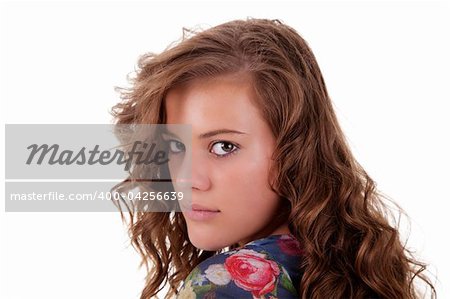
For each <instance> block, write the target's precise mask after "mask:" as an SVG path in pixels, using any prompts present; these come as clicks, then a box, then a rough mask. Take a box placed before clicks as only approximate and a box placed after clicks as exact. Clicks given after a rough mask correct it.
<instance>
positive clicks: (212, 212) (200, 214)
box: [184, 204, 220, 221]
mask: <svg viewBox="0 0 450 299" xmlns="http://www.w3.org/2000/svg"><path fill="white" fill-rule="evenodd" d="M219 213H220V210H218V209H215V208H209V207H205V206H202V205H199V204H192V210H186V211H184V214H185V215H186V217H188V218H189V219H191V220H196V221H205V220H210V219H212V218H214V217H216V216H217V215H218V214H219Z"/></svg>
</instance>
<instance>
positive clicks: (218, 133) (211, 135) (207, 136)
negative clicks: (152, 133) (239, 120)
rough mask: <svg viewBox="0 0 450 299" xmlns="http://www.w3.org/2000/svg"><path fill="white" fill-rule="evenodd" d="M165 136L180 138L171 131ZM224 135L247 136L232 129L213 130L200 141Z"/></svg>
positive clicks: (201, 137)
mask: <svg viewBox="0 0 450 299" xmlns="http://www.w3.org/2000/svg"><path fill="white" fill-rule="evenodd" d="M163 134H167V135H171V136H174V137H178V136H177V135H176V134H174V133H172V132H170V131H165V132H164V133H163ZM222 134H239V135H242V134H247V133H244V132H241V131H236V130H230V129H218V130H213V131H209V132H206V133H203V134H200V135H198V138H199V139H206V138H210V137H213V136H216V135H222Z"/></svg>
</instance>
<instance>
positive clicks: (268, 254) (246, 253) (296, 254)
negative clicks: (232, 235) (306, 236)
mask: <svg viewBox="0 0 450 299" xmlns="http://www.w3.org/2000/svg"><path fill="white" fill-rule="evenodd" d="M301 257H302V250H301V247H300V244H299V242H298V241H297V240H296V239H295V238H294V237H293V236H292V235H290V234H280V235H271V236H268V237H265V238H262V239H258V240H254V241H252V242H249V243H247V244H246V245H244V246H243V247H241V248H237V249H234V250H230V251H227V252H224V253H221V254H217V255H214V256H212V257H210V258H208V259H206V260H204V261H203V262H201V263H200V264H199V265H197V267H195V268H194V269H193V270H192V271H191V273H190V274H189V275H188V277H187V278H186V279H185V281H184V282H183V286H182V288H181V289H180V293H179V294H178V296H177V299H185V298H190V299H199V298H204V299H212V298H218V299H225V298H230V299H231V298H233V299H234V298H241V299H246V298H250V299H256V298H257V299H279V298H283V299H285V298H286V299H290V298H299V295H298V289H297V288H298V285H299V283H300V279H301V271H300V261H301Z"/></svg>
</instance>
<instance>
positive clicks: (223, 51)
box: [111, 18, 436, 299]
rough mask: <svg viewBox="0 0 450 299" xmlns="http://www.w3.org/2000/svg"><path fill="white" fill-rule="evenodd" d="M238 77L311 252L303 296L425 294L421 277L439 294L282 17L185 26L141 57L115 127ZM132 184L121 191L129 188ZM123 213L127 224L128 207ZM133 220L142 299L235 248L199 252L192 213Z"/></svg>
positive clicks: (292, 220)
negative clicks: (189, 89) (205, 80)
mask: <svg viewBox="0 0 450 299" xmlns="http://www.w3.org/2000/svg"><path fill="white" fill-rule="evenodd" d="M236 72H244V73H246V74H249V75H250V76H251V78H252V84H253V86H254V89H255V92H256V94H257V97H258V99H257V101H258V106H259V109H260V112H261V115H262V116H263V118H264V119H265V120H266V121H267V123H268V124H269V126H270V128H271V130H272V132H273V135H274V136H275V139H276V147H275V151H274V153H273V160H274V162H275V163H274V165H275V166H274V167H273V169H272V170H271V174H272V175H273V177H274V178H275V179H274V181H273V184H272V186H271V187H272V189H273V190H275V191H276V192H277V194H279V196H280V197H281V198H282V199H283V200H285V201H286V202H289V205H288V209H289V211H288V215H289V228H290V230H291V232H292V234H293V235H294V236H295V237H296V238H297V239H298V240H299V242H300V243H301V244H302V246H303V250H304V259H303V262H302V263H301V265H299V267H300V268H299V271H300V269H301V271H302V272H304V275H303V276H302V279H301V281H300V285H299V286H297V287H298V290H299V295H300V298H302V299H323V298H368V297H367V296H371V295H376V296H378V297H379V298H389V299H392V298H396V299H400V298H405V299H406V298H419V296H420V295H421V294H420V291H419V289H420V288H418V286H417V284H416V283H415V282H416V280H414V279H415V278H419V279H420V280H421V281H422V282H424V283H425V284H426V287H427V288H428V287H431V290H432V292H431V297H432V298H435V297H436V290H435V288H434V286H433V284H432V283H431V281H430V280H429V278H428V277H427V276H426V275H425V274H424V273H423V272H424V270H426V266H427V264H424V263H423V262H420V261H418V260H416V259H415V258H414V256H413V253H412V252H411V251H410V250H409V249H407V248H406V245H403V244H402V242H401V240H400V234H399V222H396V218H395V215H394V213H393V212H392V208H393V206H395V207H396V208H397V211H398V212H399V214H400V215H401V214H404V215H406V213H405V212H404V211H403V210H402V209H401V207H400V206H399V205H398V204H396V203H395V202H394V201H393V200H392V199H390V198H389V197H388V196H386V195H384V194H382V193H381V192H379V191H378V190H377V189H376V183H375V182H374V181H373V180H372V179H371V178H370V177H369V175H368V174H367V172H366V171H365V170H364V169H363V168H362V166H361V165H360V164H359V163H358V162H357V161H356V160H355V158H354V157H353V155H352V153H351V151H350V149H349V145H348V143H347V141H346V139H345V136H344V134H343V132H342V130H341V128H340V126H339V124H338V120H337V117H336V115H335V113H334V110H333V106H332V102H331V100H330V97H329V95H328V92H327V89H326V86H325V82H324V79H323V77H322V73H321V71H320V69H319V66H318V64H317V61H316V59H315V57H314V55H313V53H312V51H311V49H310V48H309V46H308V44H307V42H306V41H305V40H304V39H303V38H302V37H301V36H300V35H299V34H298V33H297V32H296V31H295V30H294V29H293V28H291V27H289V26H287V25H286V24H284V23H283V22H281V21H279V20H267V19H253V18H248V19H246V20H235V21H230V22H227V23H224V24H221V25H218V26H215V27H212V28H209V29H207V30H204V31H199V32H197V31H193V30H187V29H183V37H182V39H181V40H180V41H178V42H176V43H174V44H172V45H171V46H169V47H168V48H167V49H166V50H164V51H163V52H162V53H160V54H154V53H148V54H145V55H143V56H141V57H140V59H139V62H138V69H137V70H136V72H135V76H133V77H131V78H129V80H130V82H131V87H128V88H118V91H119V92H120V95H121V99H122V100H121V101H120V102H119V103H118V104H116V105H115V106H114V107H113V108H112V110H111V113H112V115H113V116H114V118H115V123H116V124H144V123H145V124H159V123H160V124H163V123H165V117H166V116H165V111H164V105H163V103H164V102H163V101H164V98H165V95H166V93H167V91H168V90H169V89H171V88H173V87H175V86H177V85H179V84H182V83H186V82H188V81H190V80H193V79H196V78H201V77H213V76H218V75H222V74H231V73H236ZM130 180H133V177H132V175H131V176H130V178H128V181H130ZM124 182H125V181H124ZM124 182H122V183H120V184H118V185H116V186H115V187H114V188H115V189H121V188H122V189H123V188H125V189H126V188H129V187H126V186H129V185H126V184H124ZM388 202H391V203H392V204H393V206H391V207H390V206H389V205H388V204H387V203H388ZM121 216H122V220H124V219H125V218H128V217H125V218H124V213H123V211H122V210H121ZM129 216H130V217H129V221H128V222H127V225H128V228H129V234H130V237H131V240H132V244H133V246H134V247H135V248H136V249H137V250H138V251H139V253H140V254H141V255H142V263H141V266H142V265H145V266H146V269H147V272H148V275H147V279H146V284H145V287H144V289H143V291H142V295H141V298H151V297H155V296H156V294H157V293H158V292H159V291H160V290H162V289H163V287H164V286H166V285H167V282H168V283H169V292H168V294H167V295H166V296H165V298H172V297H174V296H175V295H176V294H177V293H178V290H179V288H180V286H181V284H182V281H183V280H184V279H185V278H186V277H187V275H188V274H189V273H190V272H191V270H192V269H193V268H194V267H195V266H196V265H198V264H199V263H200V262H202V261H203V260H205V259H207V258H208V257H211V256H212V255H214V254H217V253H221V252H223V250H225V249H222V250H220V251H205V250H200V249H198V248H196V247H194V246H193V245H192V244H191V243H190V242H189V238H188V234H187V228H186V222H185V220H184V218H183V215H182V213H175V212H139V211H131V210H129ZM406 216H407V215H406ZM236 247H238V244H230V246H229V247H228V248H227V249H233V248H236Z"/></svg>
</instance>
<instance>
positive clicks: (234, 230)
mask: <svg viewBox="0 0 450 299" xmlns="http://www.w3.org/2000/svg"><path fill="white" fill-rule="evenodd" d="M254 99H255V94H254V92H253V91H252V88H251V81H250V79H249V78H248V77H247V76H243V75H237V74H235V75H224V76H219V77H215V78H209V79H196V80H193V81H190V82H189V83H187V84H185V85H183V86H179V87H176V88H173V89H171V90H170V91H169V92H168V94H167V95H166V98H165V111H166V123H167V124H188V125H192V140H189V142H187V141H183V140H181V138H180V139H177V138H173V137H170V138H165V139H166V140H171V139H172V140H176V141H171V145H170V147H171V149H172V151H173V152H172V153H171V154H170V156H169V158H170V162H169V169H170V172H171V176H172V179H173V180H174V187H175V190H176V191H180V190H181V187H179V186H178V187H177V184H178V183H177V177H181V176H182V175H181V172H183V171H186V170H187V169H189V170H188V171H189V172H191V173H189V175H191V179H192V181H191V183H192V186H190V187H191V188H192V189H191V190H192V205H193V208H195V206H194V205H201V206H203V207H206V208H208V209H210V210H214V211H218V212H215V213H212V212H211V213H204V212H194V213H190V212H188V211H185V210H187V209H190V206H189V207H185V208H183V207H182V209H183V216H184V218H185V220H186V223H187V228H188V234H189V239H190V241H191V243H192V244H193V245H194V246H195V247H197V248H200V249H204V250H219V249H222V248H225V247H227V246H230V245H231V244H234V243H240V244H241V245H242V244H245V243H247V242H249V241H252V240H254V239H257V238H260V237H264V236H267V235H270V234H276V233H287V232H289V231H288V228H287V224H286V223H284V224H282V225H280V224H279V223H278V224H275V223H273V218H274V216H275V215H276V213H277V212H278V211H277V209H278V206H279V203H280V198H279V196H278V195H277V194H276V193H274V192H273V191H272V190H271V189H270V187H269V168H270V166H271V161H272V160H271V155H272V152H273V150H274V146H275V139H274V136H273V135H272V132H271V130H270V128H269V126H268V125H267V123H266V122H265V121H264V119H263V118H262V117H261V115H260V112H259V110H258V109H257V107H256V106H255V104H254ZM169 130H170V126H169ZM177 141H179V142H182V144H181V143H178V142H177ZM189 147H191V148H189ZM188 155H191V159H192V160H191V161H188V160H189V159H188ZM189 163H192V165H189V166H188V164H189ZM180 181H181V180H180Z"/></svg>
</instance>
